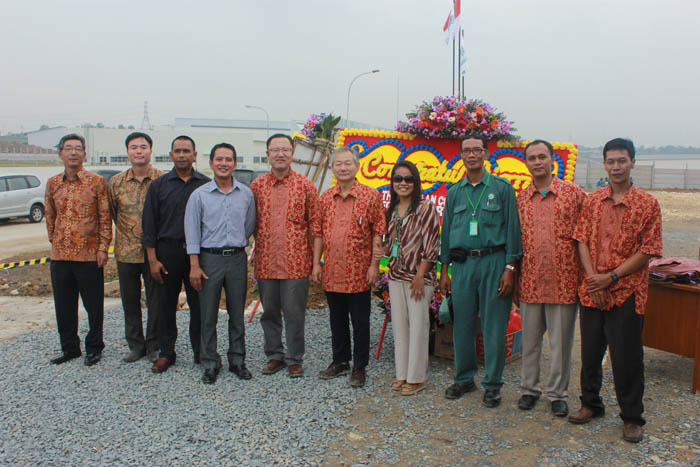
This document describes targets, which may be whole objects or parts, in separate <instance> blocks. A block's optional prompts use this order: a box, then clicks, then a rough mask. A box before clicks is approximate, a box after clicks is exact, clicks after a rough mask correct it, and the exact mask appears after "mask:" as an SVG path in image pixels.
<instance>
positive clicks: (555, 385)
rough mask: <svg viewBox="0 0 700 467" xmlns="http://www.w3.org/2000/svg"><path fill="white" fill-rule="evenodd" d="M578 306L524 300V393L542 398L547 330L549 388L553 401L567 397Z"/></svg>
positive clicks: (548, 392)
mask: <svg viewBox="0 0 700 467" xmlns="http://www.w3.org/2000/svg"><path fill="white" fill-rule="evenodd" d="M576 306H577V305H575V304H573V305H553V304H549V303H525V302H520V315H521V317H522V322H523V363H522V373H521V380H520V388H521V392H522V394H529V395H531V396H537V397H539V395H540V393H541V391H540V387H539V386H540V356H541V355H542V337H543V336H544V333H545V331H546V332H547V337H548V339H549V378H548V381H547V386H546V388H545V391H546V393H547V398H548V399H549V400H550V401H556V400H563V401H565V400H566V398H567V392H568V389H569V373H570V370H571V349H572V347H573V344H574V330H575V328H576Z"/></svg>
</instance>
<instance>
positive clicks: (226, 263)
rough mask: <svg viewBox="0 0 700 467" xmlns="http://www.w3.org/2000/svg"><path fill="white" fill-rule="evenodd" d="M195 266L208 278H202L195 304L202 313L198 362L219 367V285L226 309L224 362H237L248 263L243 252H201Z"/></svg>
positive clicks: (240, 351) (242, 348)
mask: <svg viewBox="0 0 700 467" xmlns="http://www.w3.org/2000/svg"><path fill="white" fill-rule="evenodd" d="M199 266H200V267H201V268H202V270H203V271H204V274H206V275H207V276H208V277H209V279H203V280H202V290H201V291H200V292H199V304H200V308H201V310H202V311H201V313H202V315H201V316H202V333H201V336H202V338H201V339H202V350H201V358H202V366H203V367H204V368H207V369H209V368H211V369H215V368H221V356H220V355H219V353H218V352H217V350H216V349H217V339H216V325H217V322H218V320H219V301H220V300H221V288H222V287H223V288H224V289H225V290H226V311H227V312H228V353H227V356H228V362H229V365H241V364H242V363H244V361H245V322H244V319H243V312H244V311H245V296H246V291H247V288H248V280H247V271H248V265H247V261H246V255H245V252H243V251H241V252H239V253H236V254H235V255H233V256H222V255H215V254H212V253H204V252H202V253H201V254H200V255H199Z"/></svg>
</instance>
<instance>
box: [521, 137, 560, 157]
mask: <svg viewBox="0 0 700 467" xmlns="http://www.w3.org/2000/svg"><path fill="white" fill-rule="evenodd" d="M535 144H544V145H545V146H547V149H549V155H550V156H552V157H554V148H553V147H552V143H550V142H549V141H545V140H543V139H536V140H533V141H530V142H529V143H527V146H525V149H524V150H523V156H525V155H527V150H528V148H529V147H530V146H534V145H535Z"/></svg>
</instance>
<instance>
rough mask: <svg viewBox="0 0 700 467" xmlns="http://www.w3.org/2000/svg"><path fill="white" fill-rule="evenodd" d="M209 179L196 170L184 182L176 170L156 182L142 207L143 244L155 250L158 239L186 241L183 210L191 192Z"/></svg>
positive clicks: (149, 188)
mask: <svg viewBox="0 0 700 467" xmlns="http://www.w3.org/2000/svg"><path fill="white" fill-rule="evenodd" d="M209 180H211V179H210V178H209V177H207V176H206V175H203V174H201V173H199V172H197V171H196V170H193V171H192V176H191V177H190V178H189V179H188V180H187V181H186V182H183V181H182V179H181V178H180V177H179V176H178V175H177V172H176V171H175V169H173V170H171V171H170V172H168V173H166V174H164V175H163V176H161V177H159V178H157V179H155V180H154V181H153V183H151V186H149V187H148V193H146V202H145V203H144V206H143V219H142V224H143V240H142V242H143V245H144V246H148V247H155V246H156V241H157V240H182V242H183V243H184V242H185V208H186V207H187V201H188V200H189V199H190V195H191V194H192V192H193V191H194V190H196V189H197V188H199V187H200V186H202V185H204V184H205V183H207V182H208V181H209Z"/></svg>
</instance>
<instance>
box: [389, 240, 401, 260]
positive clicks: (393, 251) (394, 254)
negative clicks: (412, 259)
mask: <svg viewBox="0 0 700 467" xmlns="http://www.w3.org/2000/svg"><path fill="white" fill-rule="evenodd" d="M397 256H399V242H394V243H393V245H391V257H392V258H396V257H397Z"/></svg>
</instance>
